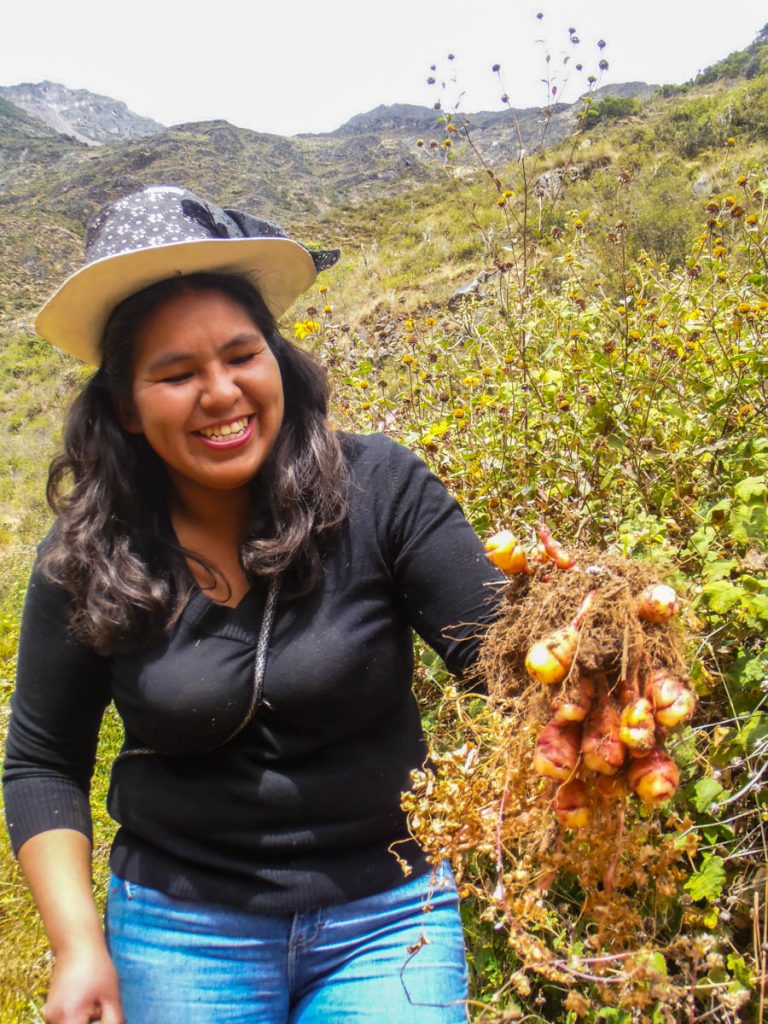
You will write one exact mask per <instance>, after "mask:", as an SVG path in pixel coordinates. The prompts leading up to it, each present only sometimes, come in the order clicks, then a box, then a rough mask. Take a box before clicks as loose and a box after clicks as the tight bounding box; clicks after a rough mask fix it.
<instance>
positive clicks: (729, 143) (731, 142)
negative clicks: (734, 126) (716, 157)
mask: <svg viewBox="0 0 768 1024" xmlns="http://www.w3.org/2000/svg"><path fill="white" fill-rule="evenodd" d="M725 144H726V146H735V145H736V139H734V137H733V136H732V135H729V136H728V138H727V139H726V140H725Z"/></svg>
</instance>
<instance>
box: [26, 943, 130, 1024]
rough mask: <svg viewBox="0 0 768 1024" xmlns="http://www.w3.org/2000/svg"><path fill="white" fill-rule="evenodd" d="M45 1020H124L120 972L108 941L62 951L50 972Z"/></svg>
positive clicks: (64, 1023)
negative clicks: (91, 946)
mask: <svg viewBox="0 0 768 1024" xmlns="http://www.w3.org/2000/svg"><path fill="white" fill-rule="evenodd" d="M43 1017H44V1019H45V1021H46V1024H89V1022H91V1021H101V1024H124V1021H125V1018H124V1017H123V1011H122V1007H121V1005H120V991H119V986H118V981H117V972H116V971H115V967H114V964H113V963H112V961H111V959H110V957H109V953H108V952H107V948H106V945H105V944H104V943H103V942H102V943H101V944H100V948H99V947H97V948H88V947H79V946H78V947H73V949H72V950H71V951H70V950H68V951H66V952H63V953H60V954H59V955H58V956H57V957H56V963H55V965H54V968H53V972H52V974H51V984H50V988H49V990H48V1000H47V1002H46V1004H45V1006H44V1007H43Z"/></svg>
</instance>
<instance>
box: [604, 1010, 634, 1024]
mask: <svg viewBox="0 0 768 1024" xmlns="http://www.w3.org/2000/svg"><path fill="white" fill-rule="evenodd" d="M631 1019H632V1018H631V1016H630V1014H629V1011H627V1010H617V1009H616V1007H615V1006H604V1007H603V1008H602V1009H601V1010H600V1011H599V1013H596V1014H595V1020H604V1021H606V1024H628V1022H629V1021H630V1020H631Z"/></svg>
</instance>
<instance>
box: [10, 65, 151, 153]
mask: <svg viewBox="0 0 768 1024" xmlns="http://www.w3.org/2000/svg"><path fill="white" fill-rule="evenodd" d="M0 97H2V98H3V99H5V100H8V101H9V102H10V103H13V104H15V105H16V106H17V107H20V108H21V109H22V110H25V111H26V112H27V113H28V114H31V115H32V116H33V117H36V118H37V119H38V120H40V121H42V122H43V123H44V124H47V125H48V126H49V127H50V128H53V130H54V131H56V132H58V133H59V134H61V135H68V136H70V137H71V138H73V139H76V140H77V141H78V142H84V143H85V144H86V145H88V146H99V145H102V144H103V143H105V142H124V141H126V140H128V139H136V138H140V137H142V136H145V135H154V134H156V133H157V132H161V131H163V130H164V127H163V125H161V124H158V122H157V121H153V120H152V119H151V118H149V117H140V116H139V115H138V114H134V113H133V112H132V111H130V110H129V109H128V107H127V106H126V104H125V103H122V102H121V101H120V100H113V99H110V97H109V96H98V95H97V94H96V93H92V92H88V90H87V89H68V88H67V87H66V86H65V85H60V84H59V83H58V82H47V81H46V82H37V83H34V84H33V83H31V82H24V83H22V84H20V85H8V86H0Z"/></svg>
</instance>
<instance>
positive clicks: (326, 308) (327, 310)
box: [323, 306, 332, 313]
mask: <svg viewBox="0 0 768 1024" xmlns="http://www.w3.org/2000/svg"><path fill="white" fill-rule="evenodd" d="M323 312H324V313H330V312H332V307H331V306H323Z"/></svg>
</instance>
